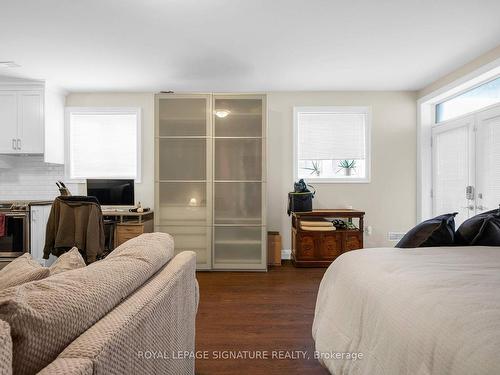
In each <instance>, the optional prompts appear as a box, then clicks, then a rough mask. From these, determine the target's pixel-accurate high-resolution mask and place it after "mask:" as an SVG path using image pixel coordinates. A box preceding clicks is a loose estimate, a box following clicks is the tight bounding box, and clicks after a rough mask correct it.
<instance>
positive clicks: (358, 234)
mask: <svg viewBox="0 0 500 375" xmlns="http://www.w3.org/2000/svg"><path fill="white" fill-rule="evenodd" d="M364 215H365V213H364V212H362V211H357V210H336V209H332V210H314V211H311V212H294V213H293V214H292V262H293V264H294V265H295V266H296V267H328V266H329V265H330V264H331V263H332V262H333V261H334V260H335V259H336V258H337V257H338V256H339V255H341V254H342V253H344V252H346V251H350V250H356V249H362V248H363V217H364ZM313 218H316V219H319V218H323V219H334V218H340V219H352V218H356V219H357V220H358V223H357V227H356V229H338V230H334V231H330V232H313V231H307V230H303V229H302V228H301V226H300V222H301V220H307V219H313Z"/></svg>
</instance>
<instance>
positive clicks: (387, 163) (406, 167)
mask: <svg viewBox="0 0 500 375" xmlns="http://www.w3.org/2000/svg"><path fill="white" fill-rule="evenodd" d="M66 105H67V106H90V107H92V106H115V107H119V106H134V107H141V108H142V116H143V118H142V129H143V130H142V133H143V134H142V152H143V155H142V183H141V184H138V185H137V187H136V196H137V200H140V201H141V202H143V204H145V205H147V206H150V207H154V94H152V93H130V94H127V93H88V94H85V93H79V94H70V95H68V97H67V99H66ZM307 105H309V106H313V105H330V106H333V105H352V106H371V108H372V120H373V123H372V179H371V182H370V183H368V184H317V185H316V190H317V192H318V194H317V197H316V198H315V200H314V207H315V208H332V207H346V206H348V205H352V206H353V207H354V208H357V209H361V210H365V211H366V223H367V225H371V226H372V227H373V234H372V235H371V236H367V237H365V238H366V246H370V247H373V246H385V245H387V246H392V245H394V243H390V242H388V241H387V232H388V231H407V230H408V229H409V228H411V227H412V226H413V225H415V217H416V208H415V200H416V192H415V186H416V182H415V174H416V156H415V155H416V154H415V147H416V138H415V135H416V97H415V93H414V92H273V93H269V94H268V108H269V118H268V163H267V165H268V187H267V190H268V215H267V219H268V227H269V230H278V231H280V232H281V233H282V234H283V240H284V241H283V248H284V249H290V218H289V217H288V216H287V215H286V203H287V192H288V191H289V190H290V189H292V187H293V170H292V169H293V168H292V164H293V163H292V160H293V159H292V156H293V155H292V146H293V145H292V139H293V107H294V106H307ZM110 141H112V140H110Z"/></svg>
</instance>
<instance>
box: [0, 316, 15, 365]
mask: <svg viewBox="0 0 500 375" xmlns="http://www.w3.org/2000/svg"><path fill="white" fill-rule="evenodd" d="M0 374H2V375H12V337H11V336H10V326H9V323H7V322H4V321H3V320H0Z"/></svg>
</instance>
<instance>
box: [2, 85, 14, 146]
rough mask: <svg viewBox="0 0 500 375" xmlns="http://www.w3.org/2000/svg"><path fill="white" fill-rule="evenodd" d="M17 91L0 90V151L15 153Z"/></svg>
mask: <svg viewBox="0 0 500 375" xmlns="http://www.w3.org/2000/svg"><path fill="white" fill-rule="evenodd" d="M17 113H18V109H17V93H16V92H15V91H0V134H2V136H1V137H0V153H2V154H6V153H7V154H10V153H16V149H17Z"/></svg>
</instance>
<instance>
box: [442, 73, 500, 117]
mask: <svg viewBox="0 0 500 375" xmlns="http://www.w3.org/2000/svg"><path fill="white" fill-rule="evenodd" d="M496 103H500V77H498V78H496V79H494V80H492V81H489V82H486V83H483V84H482V85H479V86H477V87H475V88H473V89H470V90H468V91H466V92H464V93H462V94H459V95H457V96H454V97H453V98H451V99H448V100H445V101H443V102H441V103H439V104H437V105H436V123H439V122H443V121H446V120H450V119H452V118H455V117H459V116H462V115H465V114H467V113H471V112H474V111H477V110H479V109H481V108H485V107H488V106H490V105H492V104H496Z"/></svg>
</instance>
